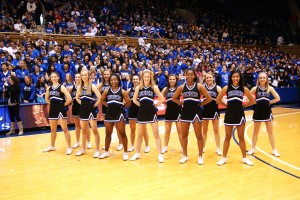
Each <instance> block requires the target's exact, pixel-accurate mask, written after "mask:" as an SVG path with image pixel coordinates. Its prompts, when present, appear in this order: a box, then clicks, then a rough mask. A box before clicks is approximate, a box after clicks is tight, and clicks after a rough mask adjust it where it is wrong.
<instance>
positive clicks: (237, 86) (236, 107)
mask: <svg viewBox="0 0 300 200" xmlns="http://www.w3.org/2000/svg"><path fill="white" fill-rule="evenodd" d="M225 94H226V95H227V103H226V104H225V103H223V102H222V101H221V100H222V98H223V96H224V95H225ZM244 95H246V97H247V98H248V99H249V102H247V104H246V105H243V97H244ZM216 101H217V103H218V104H221V105H224V106H225V107H227V109H226V112H225V119H224V125H225V133H226V136H225V140H224V145H223V157H222V158H221V160H219V162H218V163H217V164H218V165H219V166H221V165H224V164H225V163H226V162H227V158H226V157H227V152H228V149H229V146H230V140H231V136H232V131H233V128H234V127H236V129H237V133H238V137H239V145H240V149H241V151H242V155H243V158H242V162H243V163H245V164H247V165H253V162H252V161H251V160H249V159H248V158H247V157H246V143H245V139H244V131H245V123H246V119H245V113H244V109H243V108H245V107H248V106H251V105H253V104H254V103H255V100H254V98H253V97H252V95H251V94H250V91H249V90H248V88H246V87H244V81H243V76H242V74H241V72H240V71H238V70H232V71H231V73H230V76H229V80H228V86H225V87H224V88H223V89H222V90H221V92H220V93H219V95H218V97H217V99H216Z"/></svg>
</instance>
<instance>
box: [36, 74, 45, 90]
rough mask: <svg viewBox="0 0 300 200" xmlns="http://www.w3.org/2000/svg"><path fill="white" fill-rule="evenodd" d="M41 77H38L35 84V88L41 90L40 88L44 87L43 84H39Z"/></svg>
mask: <svg viewBox="0 0 300 200" xmlns="http://www.w3.org/2000/svg"><path fill="white" fill-rule="evenodd" d="M41 79H42V76H39V77H38V80H37V83H36V88H41V87H45V85H46V84H45V82H41Z"/></svg>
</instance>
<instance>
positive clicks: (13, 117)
mask: <svg viewBox="0 0 300 200" xmlns="http://www.w3.org/2000/svg"><path fill="white" fill-rule="evenodd" d="M8 82H9V84H8V83H6V87H7V90H6V94H7V97H8V112H9V117H10V131H9V132H8V133H7V135H10V134H14V133H15V121H17V124H18V127H19V135H23V123H22V121H21V119H20V116H19V112H20V93H21V92H20V82H19V79H18V78H17V77H16V76H14V75H11V76H10V77H9V79H8Z"/></svg>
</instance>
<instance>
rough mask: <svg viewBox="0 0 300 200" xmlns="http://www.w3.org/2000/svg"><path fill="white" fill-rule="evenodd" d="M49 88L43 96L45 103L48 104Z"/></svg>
mask: <svg viewBox="0 0 300 200" xmlns="http://www.w3.org/2000/svg"><path fill="white" fill-rule="evenodd" d="M49 88H50V87H48V88H47V90H46V94H45V101H46V102H47V103H48V104H50V98H49Z"/></svg>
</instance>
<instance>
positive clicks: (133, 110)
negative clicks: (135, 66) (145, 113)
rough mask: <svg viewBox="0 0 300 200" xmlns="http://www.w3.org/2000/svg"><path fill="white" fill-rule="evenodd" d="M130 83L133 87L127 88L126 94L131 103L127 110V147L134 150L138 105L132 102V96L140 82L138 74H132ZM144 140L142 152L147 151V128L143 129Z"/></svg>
mask: <svg viewBox="0 0 300 200" xmlns="http://www.w3.org/2000/svg"><path fill="white" fill-rule="evenodd" d="M132 83H133V87H132V88H130V89H128V90H127V94H128V96H129V98H130V100H131V104H130V107H129V110H128V119H129V126H130V141H131V146H130V147H129V148H128V152H132V151H133V150H134V140H135V130H136V120H137V117H138V113H139V107H138V106H137V105H136V104H135V103H134V102H133V96H134V92H135V88H136V87H138V85H139V84H140V77H139V75H137V74H135V75H133V76H132ZM144 140H145V143H146V148H145V150H144V152H145V153H149V152H150V146H149V135H148V132H147V129H145V137H144Z"/></svg>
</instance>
